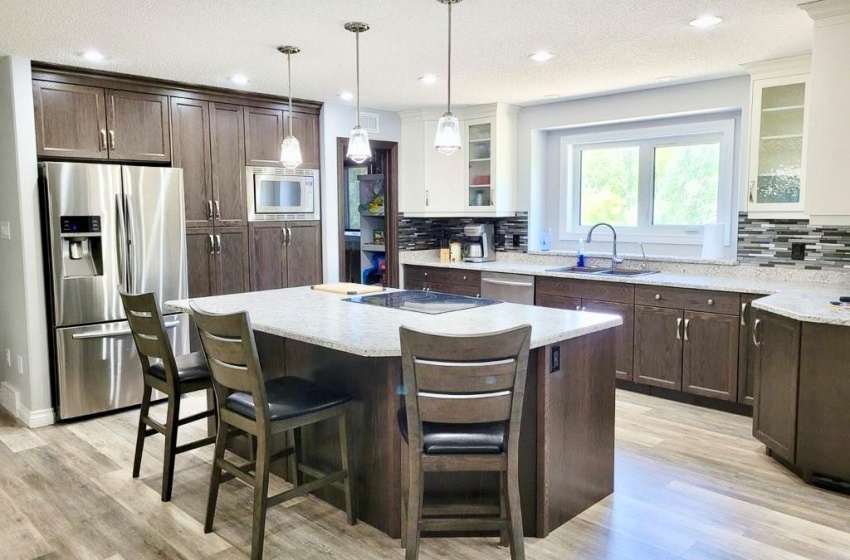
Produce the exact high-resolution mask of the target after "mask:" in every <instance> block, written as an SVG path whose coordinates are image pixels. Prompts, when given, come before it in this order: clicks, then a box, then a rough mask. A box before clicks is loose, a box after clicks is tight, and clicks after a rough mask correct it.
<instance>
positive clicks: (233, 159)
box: [209, 103, 318, 226]
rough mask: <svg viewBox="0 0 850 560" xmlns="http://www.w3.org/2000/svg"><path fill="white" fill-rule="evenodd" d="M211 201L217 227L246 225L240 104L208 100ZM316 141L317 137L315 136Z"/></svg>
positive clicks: (243, 142)
mask: <svg viewBox="0 0 850 560" xmlns="http://www.w3.org/2000/svg"><path fill="white" fill-rule="evenodd" d="M209 112H210V140H211V146H210V151H211V158H210V162H211V165H212V200H213V212H214V215H215V224H216V225H217V226H245V225H247V223H248V222H247V220H248V213H247V208H246V193H245V188H246V185H245V182H246V180H247V179H246V175H245V126H244V123H245V118H244V110H243V108H242V107H241V106H239V105H230V104H226V103H210V110H209ZM316 141H317V142H318V138H317V139H316Z"/></svg>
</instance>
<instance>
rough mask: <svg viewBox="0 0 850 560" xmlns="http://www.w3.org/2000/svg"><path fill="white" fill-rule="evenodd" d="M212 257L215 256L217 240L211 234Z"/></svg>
mask: <svg viewBox="0 0 850 560" xmlns="http://www.w3.org/2000/svg"><path fill="white" fill-rule="evenodd" d="M210 255H215V238H214V237H213V236H212V234H210Z"/></svg>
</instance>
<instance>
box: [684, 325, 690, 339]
mask: <svg viewBox="0 0 850 560" xmlns="http://www.w3.org/2000/svg"><path fill="white" fill-rule="evenodd" d="M690 326H691V320H690V319H685V328H684V331H685V341H686V342H687V341H688V340H689V339H688V327H690Z"/></svg>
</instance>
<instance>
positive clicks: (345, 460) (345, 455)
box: [339, 409, 357, 525]
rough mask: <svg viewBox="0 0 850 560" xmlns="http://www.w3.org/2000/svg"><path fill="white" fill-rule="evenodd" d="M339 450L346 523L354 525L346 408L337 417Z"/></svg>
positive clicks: (352, 480)
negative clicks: (343, 479) (344, 472)
mask: <svg viewBox="0 0 850 560" xmlns="http://www.w3.org/2000/svg"><path fill="white" fill-rule="evenodd" d="M339 448H340V449H339V450H340V455H341V456H342V470H344V471H346V473H347V474H346V476H345V513H346V516H347V517H348V524H349V525H354V523H355V522H356V521H357V520H356V518H355V515H354V486H355V485H354V461H353V460H352V457H351V455H352V454H351V434H350V433H349V431H348V410H347V409H346V411H345V412H343V413H342V414H341V415H340V417H339Z"/></svg>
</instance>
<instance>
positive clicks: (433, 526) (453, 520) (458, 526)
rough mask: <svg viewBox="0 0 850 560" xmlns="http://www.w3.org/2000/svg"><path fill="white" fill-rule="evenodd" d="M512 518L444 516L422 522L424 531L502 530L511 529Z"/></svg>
mask: <svg viewBox="0 0 850 560" xmlns="http://www.w3.org/2000/svg"><path fill="white" fill-rule="evenodd" d="M510 526H511V523H510V520H508V519H501V518H478V519H474V518H469V517H444V518H440V519H423V520H422V521H421V522H420V527H421V529H422V531H436V532H442V531H501V530H502V529H509V528H510Z"/></svg>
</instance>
